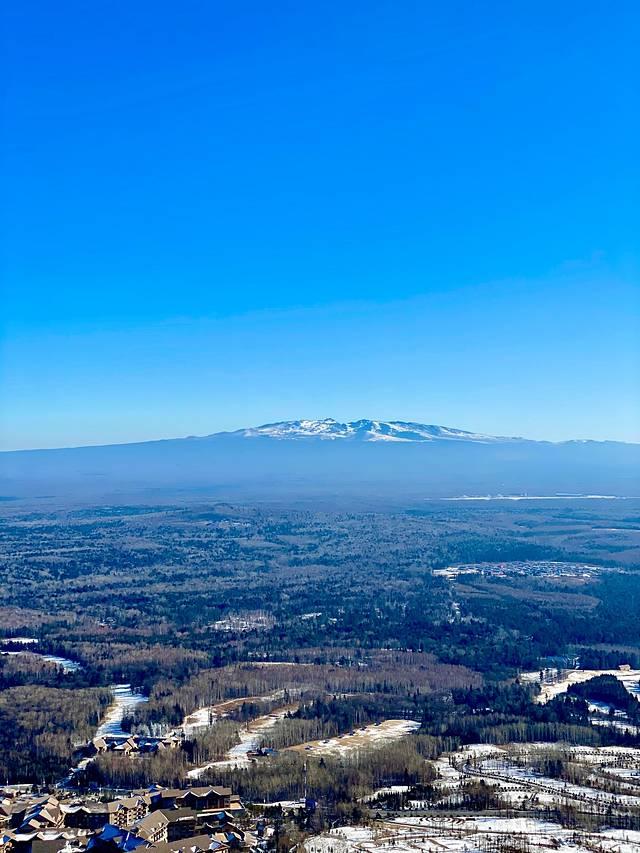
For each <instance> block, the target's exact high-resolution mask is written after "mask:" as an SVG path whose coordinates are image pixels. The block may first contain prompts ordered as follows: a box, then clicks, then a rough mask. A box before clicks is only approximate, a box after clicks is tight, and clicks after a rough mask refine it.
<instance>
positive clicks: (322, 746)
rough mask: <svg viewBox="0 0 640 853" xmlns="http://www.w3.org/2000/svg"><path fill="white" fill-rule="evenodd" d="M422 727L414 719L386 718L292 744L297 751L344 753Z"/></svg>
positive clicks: (384, 741) (400, 735) (371, 745)
mask: <svg viewBox="0 0 640 853" xmlns="http://www.w3.org/2000/svg"><path fill="white" fill-rule="evenodd" d="M419 728H420V723H418V722H415V721H414V720H384V721H383V722H381V723H375V724H372V725H368V726H362V727H361V728H360V729H358V730H357V731H353V732H349V733H348V734H344V735H340V736H339V737H334V738H326V739H325V740H312V741H307V742H306V743H301V744H299V745H297V746H290V747H289V749H290V750H294V751H296V752H312V753H313V755H318V756H320V755H344V754H345V753H347V752H351V751H353V750H357V749H368V748H371V747H376V746H381V745H383V744H385V743H389V742H391V741H394V740H398V738H401V737H404V736H405V735H407V734H409V733H410V732H415V731H416V730H417V729H419Z"/></svg>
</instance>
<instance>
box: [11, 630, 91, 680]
mask: <svg viewBox="0 0 640 853" xmlns="http://www.w3.org/2000/svg"><path fill="white" fill-rule="evenodd" d="M11 642H12V643H18V642H19V643H20V644H21V645H23V646H30V645H31V644H32V643H37V642H38V641H37V640H31V639H30V638H28V637H18V638H13V639H12V640H11ZM0 655H12V656H13V655H37V656H38V657H39V658H41V659H42V660H45V661H47V663H52V664H54V665H55V666H58V667H60V669H61V670H62V671H63V672H77V671H78V670H79V669H82V664H81V663H78V661H77V660H71V659H70V658H62V657H59V656H58V655H43V654H41V653H40V652H37V651H35V650H34V649H32V648H28V649H27V648H25V649H24V650H14V651H0Z"/></svg>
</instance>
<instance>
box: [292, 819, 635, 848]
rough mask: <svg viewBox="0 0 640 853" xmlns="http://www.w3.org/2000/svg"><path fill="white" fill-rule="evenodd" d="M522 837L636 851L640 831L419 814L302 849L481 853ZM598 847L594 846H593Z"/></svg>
mask: <svg viewBox="0 0 640 853" xmlns="http://www.w3.org/2000/svg"><path fill="white" fill-rule="evenodd" d="M499 838H504V839H510V840H512V841H516V840H522V841H526V843H527V844H528V849H529V850H531V851H538V850H540V851H543V850H556V849H558V848H559V847H560V848H561V849H563V850H565V851H566V853H592V851H593V850H594V849H597V850H602V851H603V853H638V850H639V849H640V847H639V845H640V833H638V832H631V831H625V830H606V831H604V832H602V833H600V834H596V833H593V834H589V833H585V834H583V833H579V832H578V833H576V832H574V831H573V830H570V829H565V828H564V827H562V826H560V825H559V824H556V823H548V822H545V821H539V820H533V819H530V818H494V817H486V816H483V815H478V816H477V817H461V818H447V817H421V818H418V817H416V818H409V819H404V818H403V819H399V820H398V821H395V822H385V823H378V824H376V825H374V826H373V827H365V826H348V827H346V826H345V827H340V828H336V829H332V830H331V831H330V832H327V833H323V834H322V835H316V836H312V837H311V838H308V839H307V840H306V841H305V843H304V847H305V850H306V853H384V851H387V850H389V849H392V850H395V851H399V853H481V851H482V850H483V849H486V843H487V841H489V840H490V839H494V840H497V839H499ZM596 844H597V845H599V846H598V847H595V845H596Z"/></svg>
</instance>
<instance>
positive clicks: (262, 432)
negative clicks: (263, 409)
mask: <svg viewBox="0 0 640 853" xmlns="http://www.w3.org/2000/svg"><path fill="white" fill-rule="evenodd" d="M231 435H236V436H241V437H243V438H276V439H306V438H316V439H324V440H327V441H338V440H344V439H347V440H351V441H402V442H424V441H474V442H481V443H483V444H490V443H495V442H504V441H522V439H517V438H508V437H503V436H494V435H483V434H481V433H476V432H467V431H465V430H461V429H453V428H452V427H445V426H437V425H435V424H419V423H414V422H413V421H372V420H366V419H364V418H363V419H361V420H358V421H348V422H346V423H341V422H340V421H336V420H334V419H333V418H324V419H323V420H300V421H279V422H278V423H274V424H263V425H262V426H258V427H250V428H248V429H240V430H236V431H235V432H233V433H231Z"/></svg>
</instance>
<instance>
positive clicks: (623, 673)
mask: <svg viewBox="0 0 640 853" xmlns="http://www.w3.org/2000/svg"><path fill="white" fill-rule="evenodd" d="M598 675H613V677H614V678H617V679H618V681H620V682H621V683H622V684H623V685H624V686H625V688H626V689H627V690H628V692H629V693H631V695H632V696H635V697H636V699H638V700H639V701H640V669H630V670H620V669H566V670H561V671H560V672H559V673H558V674H557V676H556V677H555V679H553V680H549V681H546V680H545V681H544V682H543V683H542V684H540V693H539V694H538V695H537V696H536V697H535V701H536V702H539V703H541V704H544V703H545V702H548V701H549V700H550V699H555V697H556V696H560V694H561V693H566V692H567V690H568V689H569V687H570V686H571V685H572V684H582V683H583V682H585V681H590V680H591V679H592V678H596V676H598ZM520 678H521V680H522V681H524V682H527V683H529V684H539V683H540V673H539V672H523V673H522V675H521V676H520Z"/></svg>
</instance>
